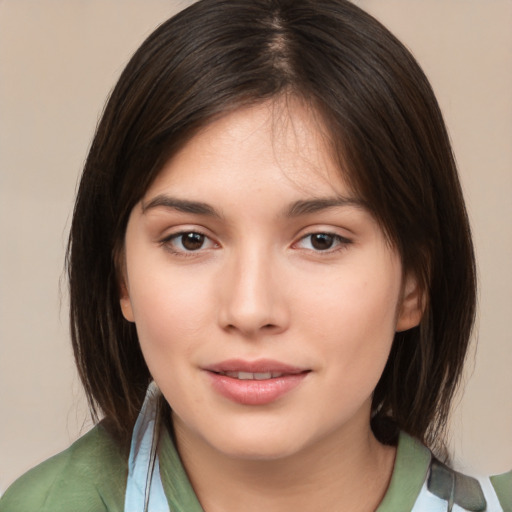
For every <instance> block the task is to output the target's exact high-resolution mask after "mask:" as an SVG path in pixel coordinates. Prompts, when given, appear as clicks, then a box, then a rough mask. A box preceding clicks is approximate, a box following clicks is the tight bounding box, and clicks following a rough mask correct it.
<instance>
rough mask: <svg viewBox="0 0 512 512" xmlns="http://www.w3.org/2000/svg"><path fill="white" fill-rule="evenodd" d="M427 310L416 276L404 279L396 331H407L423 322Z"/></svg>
mask: <svg viewBox="0 0 512 512" xmlns="http://www.w3.org/2000/svg"><path fill="white" fill-rule="evenodd" d="M424 309H425V297H424V293H423V291H422V289H421V287H420V286H419V285H418V281H417V279H416V277H415V276H413V275H407V276H406V277H405V279H404V285H403V290H402V298H401V301H400V304H399V306H398V314H397V320H396V331H397V332H401V331H407V329H411V328H413V327H416V326H417V325H419V323H420V322H421V318H422V316H423V311H424Z"/></svg>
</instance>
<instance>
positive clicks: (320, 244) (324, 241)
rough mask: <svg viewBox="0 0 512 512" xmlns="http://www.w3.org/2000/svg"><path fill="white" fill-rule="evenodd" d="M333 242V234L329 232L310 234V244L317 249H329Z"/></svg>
mask: <svg viewBox="0 0 512 512" xmlns="http://www.w3.org/2000/svg"><path fill="white" fill-rule="evenodd" d="M334 242H335V236H334V235H330V234H329V233H315V234H314V235H311V246H312V247H313V248H314V249H316V250H317V251H326V250H328V249H330V248H331V247H332V246H333V245H334Z"/></svg>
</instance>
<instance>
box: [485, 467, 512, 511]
mask: <svg viewBox="0 0 512 512" xmlns="http://www.w3.org/2000/svg"><path fill="white" fill-rule="evenodd" d="M490 481H491V484H492V486H493V488H494V490H495V492H496V494H497V495H498V499H499V500H500V503H501V506H502V507H503V510H504V511H508V510H511V511H512V470H511V471H509V472H508V473H503V474H502V475H496V476H491V478H490Z"/></svg>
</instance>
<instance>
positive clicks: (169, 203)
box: [142, 194, 221, 218]
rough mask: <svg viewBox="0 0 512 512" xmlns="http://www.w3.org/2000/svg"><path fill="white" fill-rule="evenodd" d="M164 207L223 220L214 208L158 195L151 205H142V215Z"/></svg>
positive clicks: (205, 204) (204, 204)
mask: <svg viewBox="0 0 512 512" xmlns="http://www.w3.org/2000/svg"><path fill="white" fill-rule="evenodd" d="M158 207H164V208H172V209H173V210H177V211H179V212H183V213H192V214H195V215H207V216H208V217H216V218H221V214H220V213H219V212H217V211H216V210H215V208H213V207H212V206H210V205H209V204H207V203H203V202H201V201H189V200H187V199H177V198H175V197H170V196H167V195H163V194H162V195H158V196H156V197H154V198H153V199H152V200H151V201H149V203H147V204H144V203H143V204H142V213H143V214H144V213H146V212H147V211H148V210H151V209H153V208H158Z"/></svg>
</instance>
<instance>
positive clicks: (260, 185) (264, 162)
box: [120, 99, 421, 512]
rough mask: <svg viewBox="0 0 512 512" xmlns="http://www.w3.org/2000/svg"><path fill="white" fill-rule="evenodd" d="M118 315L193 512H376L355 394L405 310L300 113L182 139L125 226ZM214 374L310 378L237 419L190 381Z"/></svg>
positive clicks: (366, 436)
mask: <svg viewBox="0 0 512 512" xmlns="http://www.w3.org/2000/svg"><path fill="white" fill-rule="evenodd" d="M170 198H172V200H171V199H170ZM340 198H342V199H343V200H342V201H341V202H340V204H338V205H337V206H332V205H331V206H330V207H326V204H325V203H322V206H323V207H321V208H320V207H319V206H318V205H319V204H320V203H318V201H317V200H318V199H321V200H323V199H326V200H329V201H331V200H333V199H336V200H337V201H338V202H339V200H340ZM176 199H178V200H180V201H194V202H200V203H204V204H206V205H207V206H208V208H207V209H204V208H203V210H202V211H200V210H198V209H197V207H196V208H195V210H194V211H183V204H182V203H180V204H179V205H178V207H175V206H172V205H173V204H174V205H176V201H175V200H176ZM173 201H174V202H173ZM304 201H317V203H315V204H316V205H317V208H316V209H315V208H311V204H312V203H308V204H309V206H310V208H309V210H307V211H305V209H304V208H302V209H301V208H299V207H298V204H299V203H298V202H304ZM300 204H302V205H303V204H304V203H300ZM292 205H295V209H293V208H292ZM208 209H209V210H211V211H209V210H208ZM189 210H190V208H189ZM290 210H292V211H290ZM310 210H314V211H310ZM191 232H192V233H200V234H201V235H204V237H203V236H199V237H198V236H197V235H189V237H192V238H193V239H194V237H195V241H194V240H193V242H194V243H192V244H190V243H188V242H187V239H186V238H183V233H191ZM312 234H313V236H312ZM315 234H316V235H317V236H314V235H315ZM322 234H328V236H326V235H322ZM318 242H321V243H320V245H319V244H318ZM194 244H195V245H194ZM191 247H192V248H193V250H190V248H191ZM318 247H320V249H319V248H318ZM120 302H121V307H122V310H123V314H124V316H125V318H126V319H127V320H129V321H131V322H135V324H136V327H137V332H138V335H139V339H140V343H141V347H142V351H143V353H144V357H145V359H146V362H147V364H148V367H149V369H150V371H151V374H152V376H153V378H154V379H155V381H156V383H157V384H158V386H159V387H160V389H161V391H162V393H163V394H164V396H165V398H166V399H167V401H168V402H169V404H170V405H171V408H172V410H173V417H172V420H173V425H174V428H175V433H176V439H177V445H178V449H179V452H180V455H181V457H182V460H183V463H184V465H185V468H186V469H187V472H188V474H189V477H190V479H191V482H192V484H193V486H194V488H195V490H196V493H197V495H198V497H199V499H200V501H201V503H202V505H203V507H204V509H205V510H206V511H208V512H216V511H223V512H229V511H231V510H233V511H234V510H239V507H240V503H244V510H248V511H252V510H266V511H276V512H277V511H291V510H294V511H295V510H301V511H309V510H310V511H317V510H326V509H332V510H335V509H337V508H339V504H340V503H343V504H344V509H346V510H355V511H357V510H374V509H375V507H376V506H377V505H378V503H379V502H380V500H381V499H382V497H383V495H384V494H385V491H386V489H387V486H388V483H389V478H390V475H391V472H392V467H393V462H394V456H395V450H394V448H392V447H385V446H383V445H381V444H380V443H379V442H378V441H377V440H376V439H375V437H374V436H373V434H372V432H371V429H370V424H369V419H370V407H371V396H372V392H373V390H374V388H375V386H376V384H377V382H378V380H379V377H380V375H381V373H382V371H383V368H384V365H385V363H386V360H387V358H388V355H389V351H390V348H391V344H392V340H393V336H394V333H395V332H396V331H397V330H405V329H408V328H410V327H412V326H414V325H417V324H418V322H419V320H420V317H421V310H420V307H419V303H420V301H419V300H418V290H417V286H416V283H415V280H414V279H413V278H412V277H410V276H409V277H406V278H404V276H403V271H402V266H401V262H400V258H399V255H398V254H397V252H396V250H395V249H394V248H393V247H392V246H391V245H390V244H389V243H388V241H387V240H386V238H385V236H384V234H383V232H382V230H381V228H380V227H379V225H378V224H377V223H376V222H375V220H374V218H373V217H372V215H371V214H370V213H369V211H368V210H367V209H366V208H365V207H364V204H363V202H362V201H361V200H360V198H357V197H356V196H355V195H354V194H353V193H352V191H351V190H350V189H349V188H348V187H347V185H346V183H345V182H344V180H343V173H342V172H341V173H340V171H339V169H338V168H337V166H336V164H335V162H334V159H333V158H331V155H330V153H329V150H328V149H327V146H326V144H325V136H324V134H323V130H322V126H321V123H320V122H318V120H317V118H316V116H315V115H314V112H312V111H311V110H310V109H308V108H307V107H305V106H304V105H302V104H301V103H299V102H298V101H295V100H290V99H289V100H288V101H286V102H285V101H283V100H276V101H274V102H266V103H263V104H260V105H258V106H253V107H250V108H242V109H239V110H236V111H234V112H232V113H229V114H226V115H225V116H223V117H221V118H220V119H217V120H215V121H213V122H211V123H210V124H209V125H208V126H207V127H205V128H204V129H203V130H202V131H200V132H199V133H198V134H197V135H195V136H194V137H193V138H192V139H191V140H190V141H189V142H188V143H187V144H186V145H185V146H184V147H183V149H182V150H181V151H180V152H179V153H178V154H176V155H175V156H174V157H173V158H172V159H171V160H170V161H169V162H168V163H167V165H166V166H165V167H164V168H163V169H162V171H161V173H160V174H159V176H158V177H157V178H156V180H155V181H154V182H153V184H152V185H151V186H150V187H149V189H148V190H147V192H146V193H145V195H144V197H143V199H142V200H141V202H140V203H139V204H138V205H136V207H135V208H134V209H133V211H132V213H131V216H130V219H129V222H128V226H127V231H126V237H125V250H124V282H123V283H122V285H121V301H120ZM228 359H241V360H244V361H258V360H261V359H272V360H276V361H279V362H282V363H286V364H288V365H292V366H294V367H298V368H300V369H307V371H308V373H307V374H306V376H305V378H303V379H302V380H301V382H300V384H299V385H298V386H296V387H294V388H293V389H292V390H291V391H289V392H288V393H285V394H284V395H283V396H280V397H279V398H278V399H277V400H274V401H272V402H271V403H268V404H264V405H246V404H240V403H237V402H235V401H233V400H230V399H228V398H226V397H225V396H223V395H221V394H219V393H218V392H217V391H216V390H215V389H214V387H213V386H212V383H211V379H210V378H209V377H210V375H208V372H207V371H205V367H207V366H208V365H212V364H216V363H219V362H221V361H225V360H228ZM227 482H228V483H230V485H228V484H227ZM233 483H236V485H233Z"/></svg>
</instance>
